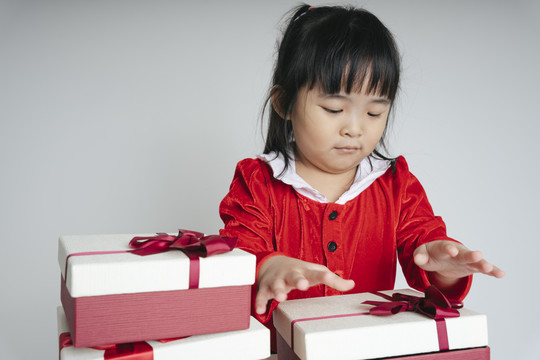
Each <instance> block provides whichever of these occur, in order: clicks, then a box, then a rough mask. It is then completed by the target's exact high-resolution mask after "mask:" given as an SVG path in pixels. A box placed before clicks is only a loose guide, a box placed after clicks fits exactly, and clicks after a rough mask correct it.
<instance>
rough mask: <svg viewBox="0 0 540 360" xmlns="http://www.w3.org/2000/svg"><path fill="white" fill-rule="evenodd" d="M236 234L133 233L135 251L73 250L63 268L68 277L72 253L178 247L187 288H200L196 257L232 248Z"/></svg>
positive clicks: (139, 252) (138, 251) (146, 251)
mask: <svg viewBox="0 0 540 360" xmlns="http://www.w3.org/2000/svg"><path fill="white" fill-rule="evenodd" d="M237 240H238V239H237V238H236V237H232V238H231V237H225V236H220V235H208V236H204V234H203V233H200V232H196V231H190V230H182V229H180V230H179V231H178V235H169V234H166V233H157V235H155V236H136V237H134V238H133V239H131V241H130V242H129V246H130V247H131V248H133V249H134V250H116V251H87V252H79V253H72V254H69V255H68V256H67V259H66V269H65V271H64V274H65V279H66V280H67V269H68V260H69V258H70V257H71V256H80V255H99V254H117V253H126V252H130V253H133V254H136V255H140V256H146V255H152V254H159V253H162V252H166V251H169V250H174V249H176V250H181V251H183V252H184V253H185V254H186V255H187V257H188V258H189V288H190V289H196V288H198V287H199V272H200V267H199V257H200V256H202V257H208V256H212V255H217V254H222V253H226V252H229V251H231V250H232V249H234V247H235V246H236V242H237Z"/></svg>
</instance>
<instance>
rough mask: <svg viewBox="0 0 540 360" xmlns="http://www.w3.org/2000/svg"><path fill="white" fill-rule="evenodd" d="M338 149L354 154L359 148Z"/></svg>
mask: <svg viewBox="0 0 540 360" xmlns="http://www.w3.org/2000/svg"><path fill="white" fill-rule="evenodd" d="M336 150H337V151H339V152H341V153H344V154H352V153H355V152H357V151H358V150H359V149H358V148H336Z"/></svg>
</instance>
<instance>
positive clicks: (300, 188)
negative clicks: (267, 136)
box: [257, 152, 390, 205]
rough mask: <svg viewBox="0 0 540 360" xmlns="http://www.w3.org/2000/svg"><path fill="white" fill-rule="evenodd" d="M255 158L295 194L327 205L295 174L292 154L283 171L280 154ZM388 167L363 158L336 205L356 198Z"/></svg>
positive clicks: (274, 153)
mask: <svg viewBox="0 0 540 360" xmlns="http://www.w3.org/2000/svg"><path fill="white" fill-rule="evenodd" d="M257 158H259V159H261V160H264V161H265V162H266V163H268V165H270V167H271V168H272V171H273V173H274V177H275V178H276V179H278V180H280V181H282V182H284V183H285V184H288V185H291V186H292V187H293V188H294V190H296V192H298V193H299V194H301V195H303V196H305V197H307V198H310V199H312V200H315V201H318V202H320V203H328V202H329V201H328V199H327V198H326V196H324V195H323V194H321V193H320V192H319V191H318V190H317V189H315V188H313V187H312V186H311V185H309V184H308V183H307V182H306V181H305V180H304V179H303V178H302V177H301V176H300V175H298V174H297V173H296V165H295V162H294V154H290V159H291V161H289V166H288V167H287V169H285V159H284V157H283V155H282V154H281V153H277V152H271V153H269V154H260V155H257ZM389 167H390V161H388V160H381V159H375V158H371V159H368V158H365V159H364V160H362V162H361V163H360V165H358V170H357V171H356V176H355V178H354V182H353V184H352V185H351V187H350V188H349V190H347V191H345V192H344V193H343V194H342V195H341V196H340V198H339V199H338V200H337V201H336V202H335V203H336V204H339V205H343V204H345V203H346V202H347V201H349V200H352V199H354V198H355V197H357V196H358V195H359V194H360V193H361V192H362V191H364V190H365V189H367V188H368V187H369V185H371V184H372V183H373V182H374V181H375V180H377V178H378V177H380V176H382V175H383V174H384V173H385V172H386V170H388V168H389Z"/></svg>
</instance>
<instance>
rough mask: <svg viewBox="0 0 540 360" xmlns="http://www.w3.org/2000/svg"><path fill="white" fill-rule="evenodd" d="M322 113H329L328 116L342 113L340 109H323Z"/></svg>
mask: <svg viewBox="0 0 540 360" xmlns="http://www.w3.org/2000/svg"><path fill="white" fill-rule="evenodd" d="M323 109H324V111H326V112H328V113H330V114H339V113H340V112H342V111H343V110H341V109H330V108H325V107H323Z"/></svg>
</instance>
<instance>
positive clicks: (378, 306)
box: [362, 285, 463, 351]
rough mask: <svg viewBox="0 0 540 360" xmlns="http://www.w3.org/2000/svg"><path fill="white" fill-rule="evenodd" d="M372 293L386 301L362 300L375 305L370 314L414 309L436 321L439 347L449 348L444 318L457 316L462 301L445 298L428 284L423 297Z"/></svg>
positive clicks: (388, 313)
mask: <svg viewBox="0 0 540 360" xmlns="http://www.w3.org/2000/svg"><path fill="white" fill-rule="evenodd" d="M373 294H375V295H378V296H381V297H383V298H385V299H387V300H389V301H390V302H386V301H364V302H363V303H362V304H368V305H375V307H373V308H371V309H370V310H369V313H370V314H371V315H376V316H388V315H394V314H397V313H399V312H402V311H414V312H417V313H419V314H422V315H425V316H427V317H430V318H432V319H434V320H435V321H436V326H437V337H438V339H439V349H440V350H441V351H445V350H449V349H450V346H449V343H448V333H447V330H446V322H445V320H444V319H445V318H452V317H459V311H458V310H457V309H461V308H462V307H463V303H462V302H461V301H457V300H451V299H447V298H446V296H444V294H443V293H442V292H441V291H440V290H439V289H437V288H436V287H435V286H433V285H431V286H428V287H427V289H426V291H425V295H424V297H420V296H413V295H406V294H401V293H393V294H392V295H391V296H390V295H386V294H383V293H381V292H378V291H377V292H374V293H373Z"/></svg>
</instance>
